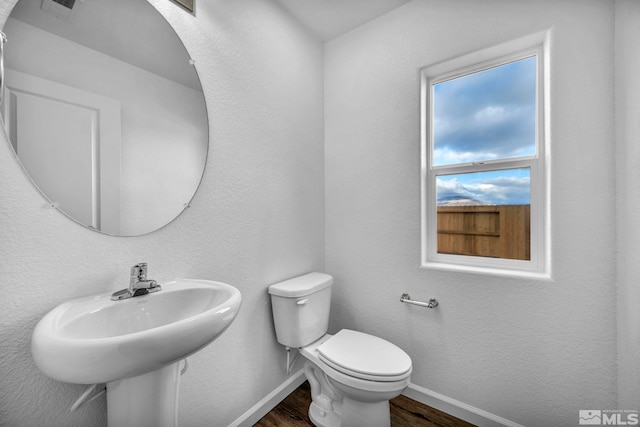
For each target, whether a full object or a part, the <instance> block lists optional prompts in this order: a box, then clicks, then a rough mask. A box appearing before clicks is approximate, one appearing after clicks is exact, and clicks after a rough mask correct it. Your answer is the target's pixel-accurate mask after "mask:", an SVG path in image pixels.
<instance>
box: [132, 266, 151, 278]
mask: <svg viewBox="0 0 640 427" xmlns="http://www.w3.org/2000/svg"><path fill="white" fill-rule="evenodd" d="M131 277H135V278H137V279H138V280H146V279H147V263H146V262H141V263H139V264H136V265H134V266H133V267H131Z"/></svg>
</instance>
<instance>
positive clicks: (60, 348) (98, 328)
mask: <svg viewBox="0 0 640 427" xmlns="http://www.w3.org/2000/svg"><path fill="white" fill-rule="evenodd" d="M240 302H241V296H240V292H239V291H238V290H237V289H236V288H234V287H233V286H230V285H227V284H225V283H220V282H214V281H209V280H190V279H183V280H178V281H174V282H169V283H166V284H163V285H162V290H161V291H159V292H156V293H152V294H148V295H143V296H138V297H134V298H130V299H126V300H122V301H112V300H111V294H110V293H108V294H102V295H97V296H94V297H87V298H81V299H76V300H71V301H69V302H66V303H63V304H61V305H59V306H58V307H56V308H54V309H53V310H51V311H50V312H49V313H47V314H46V315H45V317H43V318H42V320H40V322H39V323H38V324H37V325H36V328H35V330H34V332H33V338H32V342H31V349H32V354H33V359H34V360H35V362H36V365H37V366H38V367H39V368H40V370H41V371H42V372H43V373H44V374H46V375H47V376H49V377H51V378H53V379H56V380H59V381H63V382H68V383H76V384H98V383H105V384H107V411H108V424H109V427H120V426H122V427H125V426H126V427H130V426H136V427H144V426H153V427H175V426H176V425H177V404H178V385H179V380H180V367H179V362H180V361H181V360H183V359H184V358H186V357H187V356H189V355H191V354H193V353H195V352H197V351H198V350H200V349H202V348H203V347H205V346H206V345H207V344H209V343H211V342H212V341H213V340H214V339H215V338H216V337H217V336H218V335H220V334H221V333H222V332H223V331H224V330H225V329H226V328H227V327H228V326H229V325H230V324H231V322H232V321H233V319H234V318H235V316H236V314H237V313H238V310H239V308H240Z"/></svg>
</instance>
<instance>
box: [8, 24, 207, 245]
mask: <svg viewBox="0 0 640 427" xmlns="http://www.w3.org/2000/svg"><path fill="white" fill-rule="evenodd" d="M5 28H6V33H7V34H8V37H9V39H10V40H11V43H8V44H7V50H6V64H7V66H8V67H11V68H13V69H16V70H18V71H22V72H24V73H27V74H31V75H34V76H37V77H42V78H45V79H47V80H51V81H54V82H58V83H62V84H65V85H68V86H72V87H76V88H79V89H82V90H86V91H89V92H91V93H96V94H99V95H103V96H106V97H109V98H112V99H115V100H117V101H119V102H120V106H121V109H122V115H121V120H122V151H121V153H122V161H121V164H120V165H118V166H119V167H120V171H121V176H120V183H121V193H120V203H121V206H120V214H121V218H122V221H121V230H120V233H117V232H116V233H115V234H122V235H125V236H126V235H139V234H144V233H148V232H150V231H154V230H156V229H158V228H160V227H162V226H164V225H165V224H167V223H168V222H170V221H171V220H172V219H173V218H175V217H176V216H177V215H178V214H179V213H180V212H181V211H182V209H183V207H184V204H185V203H188V202H189V200H190V199H191V196H192V195H193V192H194V190H195V189H196V188H197V186H198V183H199V181H200V178H201V176H202V173H201V172H202V169H203V167H204V161H205V160H204V159H205V158H206V155H207V137H208V135H207V133H206V132H207V123H206V120H207V118H206V108H205V106H204V104H203V99H202V93H201V92H199V91H196V90H194V89H192V88H190V87H187V86H184V85H182V84H179V83H176V82H174V81H171V80H168V79H166V78H163V77H160V76H158V75H156V74H153V73H150V72H148V71H146V70H143V69H141V68H138V67H135V66H132V65H130V64H128V63H126V62H122V61H120V60H117V59H115V58H112V57H110V56H107V55H104V54H102V53H100V52H97V51H95V50H92V49H89V48H87V47H85V46H82V45H80V44H77V43H73V42H70V41H69V40H67V39H64V38H62V37H59V36H56V35H54V34H52V33H49V32H46V31H43V30H41V29H39V28H36V27H33V26H31V25H29V24H25V23H24V22H22V21H18V20H16V19H9V20H8V21H7V24H6V26H5ZM24 52H29V54H24ZM167 57H168V58H172V55H170V54H168V55H167ZM64 58H73V59H72V60H64ZM52 63H55V64H56V65H55V66H52V65H51V64H52Z"/></svg>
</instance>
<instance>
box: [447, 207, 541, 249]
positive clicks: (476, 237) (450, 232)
mask: <svg viewBox="0 0 640 427" xmlns="http://www.w3.org/2000/svg"><path fill="white" fill-rule="evenodd" d="M530 218H531V209H530V206H529V205H501V206H438V252H439V253H446V254H455V255H474V256H483V257H493V258H508V259H522V260H529V259H531V229H530Z"/></svg>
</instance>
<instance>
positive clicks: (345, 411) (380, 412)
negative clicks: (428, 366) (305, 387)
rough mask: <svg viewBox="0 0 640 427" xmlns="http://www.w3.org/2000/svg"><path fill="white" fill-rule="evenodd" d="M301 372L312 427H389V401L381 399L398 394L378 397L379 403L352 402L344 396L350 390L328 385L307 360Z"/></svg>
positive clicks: (324, 377) (322, 375) (326, 379)
mask: <svg viewBox="0 0 640 427" xmlns="http://www.w3.org/2000/svg"><path fill="white" fill-rule="evenodd" d="M304 373H305V376H306V377H307V380H308V381H309V385H310V386H311V399H312V401H311V405H310V406H309V419H310V420H311V422H312V423H313V425H315V426H316V427H363V426H366V427H390V426H391V417H390V413H389V401H388V400H384V399H385V398H389V397H395V396H397V395H398V394H400V392H399V391H398V392H395V393H393V395H392V396H388V395H385V394H381V395H379V397H380V398H381V399H383V400H375V401H371V400H369V401H363V400H355V399H352V398H351V397H349V394H348V393H347V394H345V391H347V390H350V391H352V392H353V391H354V390H353V389H351V388H350V387H348V386H344V385H341V387H335V386H336V385H337V384H332V381H331V379H330V378H329V377H328V376H327V375H326V373H324V372H323V371H322V370H321V369H320V368H318V366H317V365H315V364H314V363H312V362H310V361H309V360H307V361H306V362H305V364H304ZM340 388H345V389H346V390H340ZM368 397H371V396H370V395H369V396H368Z"/></svg>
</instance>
